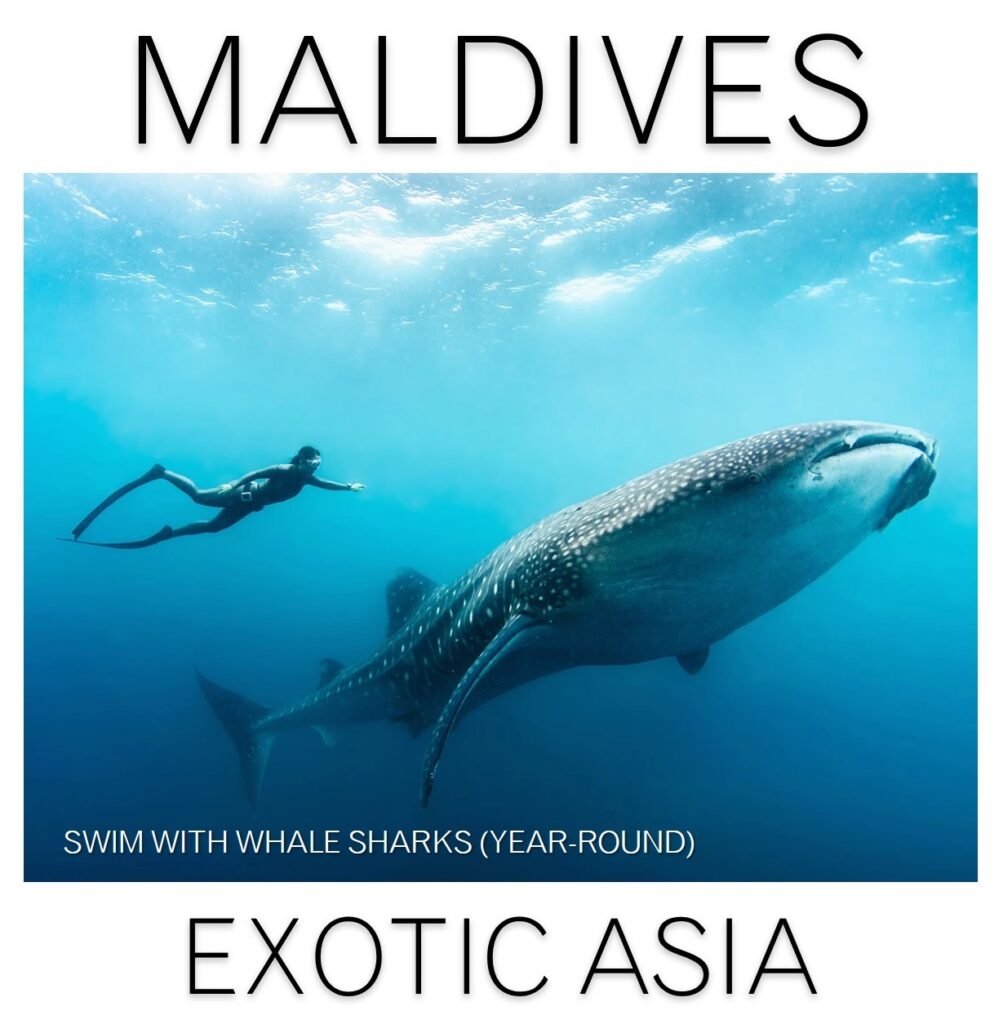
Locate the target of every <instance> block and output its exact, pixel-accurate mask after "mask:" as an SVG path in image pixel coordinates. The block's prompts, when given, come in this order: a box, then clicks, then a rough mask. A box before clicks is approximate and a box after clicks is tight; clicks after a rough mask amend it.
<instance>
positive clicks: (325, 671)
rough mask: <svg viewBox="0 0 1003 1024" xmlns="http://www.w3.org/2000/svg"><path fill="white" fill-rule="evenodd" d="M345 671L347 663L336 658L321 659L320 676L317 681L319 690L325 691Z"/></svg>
mask: <svg viewBox="0 0 1003 1024" xmlns="http://www.w3.org/2000/svg"><path fill="white" fill-rule="evenodd" d="M344 670H345V663H344V662H343V661H338V660H337V659H335V658H321V660H320V676H319V678H318V679H317V689H318V690H323V689H324V687H325V686H327V684H328V683H330V682H332V681H333V680H334V679H335V678H336V677H337V676H338V675H340V674H341V673H342V672H343V671H344Z"/></svg>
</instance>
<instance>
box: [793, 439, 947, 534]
mask: <svg viewBox="0 0 1003 1024" xmlns="http://www.w3.org/2000/svg"><path fill="white" fill-rule="evenodd" d="M795 429H796V428H795ZM815 430H816V431H817V435H818V436H817V437H815V438H814V439H812V438H810V437H809V438H806V439H805V441H804V442H803V454H802V456H801V459H800V460H799V461H800V465H798V466H797V467H796V469H795V472H796V474H797V479H798V484H799V486H800V488H801V489H802V493H804V494H805V495H806V496H807V497H808V498H809V500H812V499H814V500H821V501H824V502H826V503H828V504H830V505H832V506H833V507H834V508H836V509H839V510H842V512H843V514H845V515H848V516H854V517H859V518H860V519H862V520H863V521H864V523H865V524H866V523H868V522H873V527H872V528H873V529H879V530H880V529H884V527H886V526H887V525H888V524H889V523H890V522H891V521H892V519H894V518H895V516H897V515H898V514H899V513H900V512H904V511H905V510H906V509H908V508H911V507H912V506H913V505H915V504H917V503H918V502H920V501H922V500H923V498H925V497H926V496H927V494H928V493H929V492H930V487H931V485H932V484H933V481H934V478H935V477H936V475H937V471H936V469H935V466H934V464H935V462H936V460H937V447H938V446H937V442H936V440H935V439H934V438H932V437H930V436H929V435H928V434H924V433H922V432H920V431H918V430H913V429H912V428H909V427H896V426H889V425H887V424H883V423H859V422H843V423H826V424H818V425H817V426H816V428H815ZM809 433H811V428H809ZM813 503H814V501H813Z"/></svg>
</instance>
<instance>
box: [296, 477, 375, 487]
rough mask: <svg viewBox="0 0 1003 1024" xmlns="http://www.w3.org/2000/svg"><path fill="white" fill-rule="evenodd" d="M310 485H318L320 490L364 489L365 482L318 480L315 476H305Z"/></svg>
mask: <svg viewBox="0 0 1003 1024" xmlns="http://www.w3.org/2000/svg"><path fill="white" fill-rule="evenodd" d="M307 483H308V484H309V485H310V486H311V487H319V488H320V489H321V490H322V491H364V490H365V489H366V485H365V484H339V483H337V482H336V481H335V480H320V479H318V478H317V477H315V476H311V477H308V478H307Z"/></svg>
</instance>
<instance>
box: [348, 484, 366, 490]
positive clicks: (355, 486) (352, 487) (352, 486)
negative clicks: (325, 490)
mask: <svg viewBox="0 0 1003 1024" xmlns="http://www.w3.org/2000/svg"><path fill="white" fill-rule="evenodd" d="M348 489H349V490H350V491H364V490H365V489H366V485H365V484H349V485H348Z"/></svg>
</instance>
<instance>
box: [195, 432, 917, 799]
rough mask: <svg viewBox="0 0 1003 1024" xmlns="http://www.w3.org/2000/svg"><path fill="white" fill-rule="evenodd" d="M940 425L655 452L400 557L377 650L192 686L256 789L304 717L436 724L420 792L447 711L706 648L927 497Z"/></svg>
mask: <svg viewBox="0 0 1003 1024" xmlns="http://www.w3.org/2000/svg"><path fill="white" fill-rule="evenodd" d="M936 458H937V442H936V441H935V440H934V439H933V438H932V437H930V436H928V435H927V434H924V433H921V432H920V431H918V430H913V429H911V428H908V427H898V426H890V425H887V424H881V423H867V422H858V421H826V422H819V423H809V424H802V425H797V426H790V427H783V428H780V429H776V430H770V431H767V432H765V433H761V434H756V435H754V436H751V437H746V438H743V439H741V440H738V441H732V442H731V443H729V444H724V445H721V446H720V447H717V448H711V449H709V450H708V451H704V452H701V453H699V454H697V455H692V456H689V457H688V458H684V459H680V460H678V461H676V462H672V463H669V464H668V465H665V466H662V467H661V468H660V469H655V470H653V471H652V472H649V473H646V474H644V475H643V476H639V477H636V478H635V479H633V480H629V481H628V482H626V483H624V484H621V485H620V486H618V487H615V488H613V489H612V490H609V491H606V492H605V493H603V494H600V495H598V496H596V497H593V498H590V499H588V500H586V501H582V502H580V503H579V504H576V505H571V506H569V507H568V508H565V509H562V510H561V511H559V512H555V513H554V514H553V515H550V516H548V517H546V518H545V519H542V520H540V521H539V522H537V523H534V524H533V525H532V526H529V527H527V528H526V529H524V530H523V531H522V532H521V533H518V534H516V535H515V536H514V537H512V538H511V539H509V540H507V541H505V542H504V543H503V544H501V545H500V546H499V547H497V548H496V549H495V550H494V551H492V552H491V553H490V554H489V555H487V557H485V558H483V559H482V560H481V561H480V562H478V563H477V564H476V565H474V566H473V567H472V568H471V569H470V570H469V571H468V572H466V573H465V574H464V575H463V576H461V577H460V578H459V579H458V580H456V581H455V582H454V583H451V584H447V585H439V584H437V583H435V582H434V581H432V580H431V579H429V578H428V577H427V576H424V575H422V574H421V573H419V572H416V571H415V570H410V569H409V570H404V571H402V572H401V573H400V574H398V575H397V576H396V577H395V578H394V579H393V580H392V581H391V583H390V585H389V586H388V588H387V618H388V625H387V634H386V637H385V639H384V641H383V642H382V643H381V644H380V645H379V646H378V647H377V648H376V650H375V652H374V653H373V654H372V656H371V657H369V658H368V659H366V660H365V661H362V662H360V663H358V664H355V665H351V666H345V665H342V664H341V663H340V662H338V661H335V660H333V659H326V660H325V662H324V666H325V668H324V671H323V673H322V677H321V685H320V686H319V687H318V688H316V689H315V690H313V691H312V692H309V693H307V694H306V695H304V696H303V697H301V698H300V699H298V700H296V701H294V702H293V703H292V704H290V705H289V706H287V707H284V708H281V709H278V710H270V709H268V708H266V707H263V706H262V705H260V704H257V703H256V702H254V701H251V700H249V699H247V698H246V697H242V696H239V695H238V694H236V693H233V692H232V691H230V690H227V689H224V688H223V687H221V686H219V685H217V684H215V683H213V682H211V681H210V680H209V679H207V678H206V677H205V676H203V675H202V674H201V673H198V680H199V683H200V685H201V688H202V691H203V693H204V695H205V697H206V699H207V701H208V703H209V705H210V706H211V707H212V709H213V711H214V712H215V714H216V716H217V717H218V718H219V720H220V721H221V722H222V724H223V726H224V727H225V729H226V731H227V732H228V733H229V735H230V737H231V738H232V739H233V741H234V743H235V744H236V746H237V750H238V753H239V756H240V767H241V775H242V780H243V785H244V789H245V792H246V794H247V796H248V798H249V799H250V800H251V801H252V802H256V801H257V799H258V794H259V791H260V788H261V784H262V779H263V776H264V772H265V767H266V765H267V761H268V756H269V752H270V748H271V745H272V741H273V739H274V737H275V736H276V735H277V734H278V733H279V732H282V731H284V730H287V729H292V728H297V727H301V726H303V727H312V728H314V729H316V730H318V731H319V732H320V734H321V735H322V736H323V737H324V739H325V741H326V742H328V743H332V742H334V741H335V739H336V736H337V733H338V731H339V730H340V729H342V728H343V727H344V726H346V725H348V724H350V723H353V722H359V721H365V720H372V719H390V720H392V721H394V722H399V723H401V725H402V726H403V727H405V728H406V729H407V730H408V731H409V732H411V733H412V734H413V735H416V736H417V735H419V734H420V733H422V732H424V731H425V730H426V729H428V728H429V727H431V732H430V736H429V739H428V745H427V748H426V753H425V758H424V762H423V767H422V777H421V786H420V799H421V802H422V803H423V804H427V802H428V800H429V796H430V794H431V791H432V785H433V782H434V780H435V776H436V772H437V769H438V766H439V762H440V758H441V756H442V753H443V749H444V747H445V744H446V740H447V738H448V737H449V735H450V733H451V731H452V729H453V728H454V727H455V725H456V723H457V721H459V720H460V718H461V717H462V716H463V715H464V714H465V713H467V712H468V711H470V710H471V709H472V708H474V707H476V706H478V705H479V704H483V703H484V702H486V701H488V700H491V699H493V698H495V697H497V696H499V695H500V694H503V693H504V692H506V691H507V690H510V689H512V688H513V687H516V686H520V685H522V684H524V683H527V682H530V681H532V680H534V679H537V678H540V677H542V676H546V675H550V674H552V673H555V672H559V671H563V670H566V669H571V668H574V667H576V666H582V665H623V664H633V663H637V662H644V661H651V660H654V659H660V658H675V659H677V660H678V662H679V664H680V665H681V667H682V669H683V670H684V671H686V672H688V673H690V674H693V673H696V672H698V671H699V670H700V669H701V668H702V667H703V665H704V663H705V662H706V660H707V657H708V652H709V650H710V648H711V647H712V646H713V645H714V644H715V643H717V642H719V641H720V640H722V639H724V638H725V637H727V636H728V635H729V634H731V633H733V632H734V631H735V630H736V629H738V628H740V627H741V626H744V625H746V624H747V623H749V622H752V621H753V620H754V619H756V618H758V617H759V616H760V615H763V614H764V613H766V612H768V611H769V610H770V609H772V608H775V607H776V606H777V605H779V604H781V603H782V602H783V601H786V600H787V599H788V598H790V597H792V596H793V595H794V594H796V593H797V592H798V591H800V590H801V589H802V588H804V587H805V586H807V585H808V584H809V583H811V582H812V581H813V580H815V579H817V578H818V577H819V576H821V575H822V574H823V573H824V572H826V571H827V570H828V569H830V568H831V567H832V566H833V565H835V564H836V563H837V562H838V561H839V560H840V559H842V558H843V557H844V556H845V555H847V554H848V553H849V552H850V551H852V550H853V549H854V548H855V547H857V545H858V544H860V543H861V542H862V541H863V540H864V539H866V538H867V537H868V536H869V535H870V534H872V533H874V532H875V531H881V530H883V529H884V528H885V527H886V526H887V525H888V524H889V523H890V522H891V521H892V519H893V518H894V517H895V516H897V515H898V514H899V513H901V512H903V511H905V510H906V509H908V508H910V507H912V506H913V505H915V504H916V503H917V502H919V501H921V500H922V499H923V498H924V497H926V495H927V493H928V492H929V490H930V486H931V484H932V483H933V480H934V477H935V475H936V470H935V468H934V464H935V462H936Z"/></svg>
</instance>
